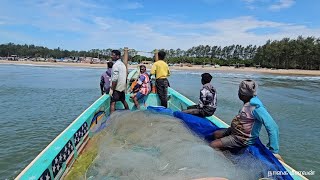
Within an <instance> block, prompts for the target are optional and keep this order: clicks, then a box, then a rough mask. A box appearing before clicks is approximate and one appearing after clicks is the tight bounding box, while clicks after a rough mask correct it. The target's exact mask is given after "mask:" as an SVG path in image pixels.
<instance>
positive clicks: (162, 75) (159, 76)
mask: <svg viewBox="0 0 320 180" xmlns="http://www.w3.org/2000/svg"><path fill="white" fill-rule="evenodd" d="M165 56H166V53H165V52H164V51H159V52H158V58H159V60H158V61H156V62H155V63H154V64H153V65H152V68H151V72H150V74H151V75H155V76H156V88H157V94H158V95H159V99H160V101H161V106H164V107H168V97H167V96H168V86H169V81H168V79H167V77H168V76H170V70H169V66H168V64H167V63H166V62H164V61H163V60H164V58H165Z"/></svg>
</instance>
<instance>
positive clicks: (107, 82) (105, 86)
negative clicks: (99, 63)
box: [100, 61, 113, 95]
mask: <svg viewBox="0 0 320 180" xmlns="http://www.w3.org/2000/svg"><path fill="white" fill-rule="evenodd" d="M107 64H108V69H107V70H106V71H105V72H104V73H103V74H102V75H101V80H100V89H101V95H103V94H104V93H106V94H109V91H110V87H111V73H112V66H113V62H111V61H109V62H108V63H107Z"/></svg>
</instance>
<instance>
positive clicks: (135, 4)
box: [121, 2, 143, 9]
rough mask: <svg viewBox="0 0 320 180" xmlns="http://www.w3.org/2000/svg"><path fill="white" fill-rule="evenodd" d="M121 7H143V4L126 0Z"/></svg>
mask: <svg viewBox="0 0 320 180" xmlns="http://www.w3.org/2000/svg"><path fill="white" fill-rule="evenodd" d="M121 8H122V9H139V8H143V5H142V4H141V3H138V2H125V3H123V5H122V6H121Z"/></svg>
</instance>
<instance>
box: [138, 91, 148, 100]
mask: <svg viewBox="0 0 320 180" xmlns="http://www.w3.org/2000/svg"><path fill="white" fill-rule="evenodd" d="M145 96H146V95H144V94H142V93H141V92H137V94H136V98H137V100H138V101H139V100H140V99H142V98H144V97H145Z"/></svg>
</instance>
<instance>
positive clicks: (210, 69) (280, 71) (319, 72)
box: [0, 60, 320, 76]
mask: <svg viewBox="0 0 320 180" xmlns="http://www.w3.org/2000/svg"><path fill="white" fill-rule="evenodd" d="M0 64H21V65H23V64H24V65H36V66H37V65H38V66H71V67H92V68H106V67H107V65H106V64H89V63H69V62H35V61H6V60H0ZM137 66H138V65H129V66H128V67H129V68H130V69H133V68H136V67H137ZM146 66H147V68H148V69H150V68H151V65H146ZM170 69H173V70H186V71H206V72H215V71H216V72H255V73H268V74H282V75H307V76H320V70H299V69H289V70H287V69H267V68H255V67H245V68H234V67H228V66H222V67H219V68H215V67H202V66H201V65H193V66H192V67H187V66H183V67H179V66H170Z"/></svg>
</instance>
